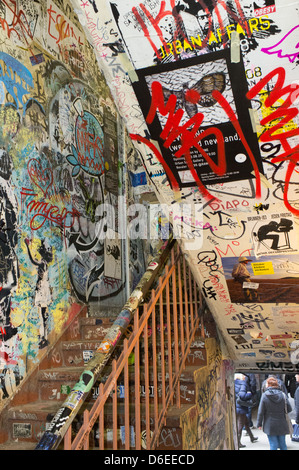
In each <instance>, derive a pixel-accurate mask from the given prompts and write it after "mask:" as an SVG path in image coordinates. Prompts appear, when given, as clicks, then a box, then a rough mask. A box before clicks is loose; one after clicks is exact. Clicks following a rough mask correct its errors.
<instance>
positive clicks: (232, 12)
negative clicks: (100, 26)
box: [132, 0, 253, 59]
mask: <svg viewBox="0 0 299 470" xmlns="http://www.w3.org/2000/svg"><path fill="white" fill-rule="evenodd" d="M196 3H198V5H199V7H200V8H201V9H202V11H203V12H205V14H206V15H207V18H208V31H207V33H206V36H205V38H203V39H202V40H200V41H198V46H199V48H200V49H201V48H204V47H206V46H207V44H208V42H209V40H210V36H211V34H213V35H214V33H215V32H216V28H214V27H213V21H214V20H213V18H212V15H211V11H214V13H215V16H216V17H217V21H218V25H219V27H218V28H217V35H218V37H219V35H220V36H221V35H223V36H224V38H225V36H226V35H227V37H228V39H229V38H230V30H229V29H226V28H225V21H224V20H223V18H222V15H223V13H225V14H226V15H229V16H230V17H231V18H232V21H234V22H235V23H236V24H238V25H239V28H241V30H242V31H246V33H247V34H248V36H249V37H250V36H251V34H252V29H253V27H252V26H251V25H249V24H248V22H247V21H246V17H245V15H244V12H243V10H242V7H241V5H240V1H239V0H235V2H234V3H235V5H234V8H230V7H229V6H228V5H227V4H226V2H225V1H224V0H212V2H210V5H209V7H208V6H207V5H206V3H205V1H204V0H197V1H196ZM165 5H166V2H165V0H163V1H161V7H160V11H159V13H158V14H157V15H156V17H153V15H152V14H151V13H150V12H149V10H148V9H147V8H146V7H145V6H144V4H142V3H140V4H139V8H140V10H141V11H142V13H143V15H144V16H145V17H146V18H147V20H148V21H149V23H150V25H151V26H152V27H153V28H154V30H155V32H156V34H157V36H158V38H159V40H160V41H161V45H162V46H163V47H164V48H165V50H166V53H167V54H168V53H169V52H170V53H174V51H175V52H176V50H175V49H176V48H175V45H174V47H173V46H172V45H171V43H168V42H167V41H165V39H164V36H163V31H162V29H161V27H160V26H159V24H160V23H161V21H162V20H163V19H164V18H166V17H167V16H171V17H172V18H173V20H174V22H175V25H176V30H175V31H174V34H173V43H174V42H175V40H176V39H178V38H180V41H179V43H185V44H186V43H187V44H188V48H189V49H191V50H192V46H191V45H190V44H189V42H188V38H187V36H186V33H185V31H184V28H183V27H182V25H183V20H182V17H181V15H180V13H179V11H178V10H177V8H176V5H175V0H170V9H169V10H166V8H165ZM221 10H222V11H221ZM132 13H133V14H134V16H135V18H136V19H137V21H138V22H139V24H140V26H141V28H142V31H143V33H144V36H145V37H146V38H147V40H148V41H149V43H150V45H151V47H152V48H153V51H154V53H155V54H156V56H157V57H158V58H159V59H161V58H162V57H161V55H160V52H159V50H158V48H157V47H156V45H155V43H154V41H153V39H152V38H151V35H150V31H149V28H148V26H147V25H146V23H145V20H144V19H143V17H142V15H141V12H139V11H138V9H137V7H133V8H132ZM223 45H224V46H225V45H226V41H225V39H224V41H223ZM163 47H162V49H163ZM174 55H178V54H176V53H174Z"/></svg>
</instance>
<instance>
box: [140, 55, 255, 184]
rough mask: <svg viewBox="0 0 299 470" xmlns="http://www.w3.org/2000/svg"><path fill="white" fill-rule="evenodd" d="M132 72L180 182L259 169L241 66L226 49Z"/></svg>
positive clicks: (232, 177)
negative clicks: (135, 74) (135, 75)
mask: <svg viewBox="0 0 299 470" xmlns="http://www.w3.org/2000/svg"><path fill="white" fill-rule="evenodd" d="M137 73H138V77H139V81H136V82H135V83H134V84H133V86H134V90H135V93H136V96H137V99H138V101H139V104H140V107H141V109H142V111H143V114H144V117H145V119H146V122H147V125H148V128H149V131H150V134H151V137H152V139H153V140H156V141H157V142H158V143H159V145H160V149H161V152H162V157H163V160H164V162H165V164H166V165H167V166H168V167H169V169H170V171H171V172H172V174H173V177H174V178H175V180H176V182H177V184H178V185H179V187H180V188H184V187H195V186H196V185H197V182H198V180H200V182H201V183H202V184H204V185H212V184H216V183H224V182H231V181H239V180H243V179H248V178H253V177H254V168H255V169H258V171H259V172H260V173H263V167H262V162H261V157H260V152H259V146H258V141H257V136H256V134H255V133H254V132H253V128H252V123H251V119H250V107H249V106H250V105H249V101H248V100H247V99H246V92H247V91H248V89H247V82H246V78H245V72H244V66H243V63H242V61H241V60H240V61H239V62H237V63H232V62H231V58H230V52H229V50H223V51H219V52H215V53H213V54H206V55H203V56H200V57H195V58H192V59H189V60H185V61H184V62H178V63H170V64H167V65H165V64H164V65H159V66H157V67H148V68H145V69H141V70H138V72H137ZM170 184H171V181H170Z"/></svg>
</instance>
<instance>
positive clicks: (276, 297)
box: [72, 0, 299, 371]
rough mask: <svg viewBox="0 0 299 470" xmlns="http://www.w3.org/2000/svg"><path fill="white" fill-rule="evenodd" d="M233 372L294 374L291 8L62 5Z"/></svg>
mask: <svg viewBox="0 0 299 470" xmlns="http://www.w3.org/2000/svg"><path fill="white" fill-rule="evenodd" d="M72 3H73V6H74V11H75V13H76V14H77V16H78V18H79V21H80V23H81V25H82V27H83V29H84V31H85V34H86V35H87V37H88V38H89V41H90V43H91V44H92V45H93V47H94V50H95V52H96V54H97V59H98V62H99V67H100V68H101V70H103V71H104V74H105V76H106V79H107V82H108V84H109V86H110V89H111V92H112V94H113V96H114V99H115V101H116V104H117V106H118V109H119V112H120V114H121V116H122V119H123V120H124V122H125V124H126V126H127V129H128V131H129V133H130V136H131V139H132V141H133V143H134V145H135V148H136V149H137V151H138V152H139V154H140V157H141V159H142V161H143V165H144V167H145V169H146V173H147V177H148V180H149V182H150V183H151V185H152V187H153V188H154V191H155V193H156V195H157V198H158V200H159V203H160V205H161V208H162V209H163V212H164V213H165V214H166V215H167V217H168V218H169V219H170V221H171V222H172V224H173V230H174V233H175V236H176V238H177V239H178V240H179V241H180V243H181V244H182V247H183V249H184V252H185V253H186V256H187V258H188V261H189V263H190V265H191V267H192V269H193V271H194V273H195V275H196V278H197V280H198V282H199V283H200V286H201V288H202V292H203V294H204V296H205V299H206V301H207V303H208V305H209V308H210V310H211V312H212V313H213V316H214V318H215V320H216V322H217V324H218V327H219V330H220V331H221V333H222V336H223V338H224V342H225V344H226V347H227V351H228V355H229V356H230V357H231V358H233V359H234V361H235V364H236V366H237V368H239V369H242V370H256V371H267V370H277V371H294V370H297V369H298V367H299V366H298V365H297V363H298V362H299V349H297V348H299V306H298V301H299V289H298V286H299V251H298V247H299V245H298V233H299V229H298V219H297V217H298V215H299V204H298V202H299V201H298V164H297V161H298V149H299V138H298V136H299V129H298V124H299V120H298V104H299V82H298V70H299V51H298V30H299V2H298V1H293V0H256V1H253V0H218V1H216V0H165V1H162V0H143V1H142V0H141V1H140V0H138V1H136V0H111V1H108V0H107V1H105V0H93V1H92V0H90V1H83V0H82V1H81V0H74V1H73V2H72Z"/></svg>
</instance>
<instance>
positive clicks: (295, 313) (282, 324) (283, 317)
mask: <svg viewBox="0 0 299 470" xmlns="http://www.w3.org/2000/svg"><path fill="white" fill-rule="evenodd" d="M272 316H273V321H274V325H275V326H276V328H278V329H280V330H283V331H293V332H296V331H298V324H299V307H295V306H288V305H287V306H285V307H272ZM290 347H291V346H290ZM298 347H299V342H298Z"/></svg>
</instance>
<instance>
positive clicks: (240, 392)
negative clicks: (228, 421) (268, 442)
mask: <svg viewBox="0 0 299 470" xmlns="http://www.w3.org/2000/svg"><path fill="white" fill-rule="evenodd" d="M235 397H236V413H237V431H238V446H239V449H242V448H243V447H246V446H245V445H244V444H242V443H241V437H242V430H243V428H244V429H245V430H246V431H247V433H248V435H249V437H250V440H251V442H255V441H257V440H258V438H257V437H254V435H253V434H252V431H251V429H250V426H249V420H248V416H247V415H248V409H249V402H250V400H251V398H252V392H251V391H250V389H249V386H248V382H247V380H246V376H245V375H243V374H236V375H235ZM239 400H242V404H240V401H239ZM243 402H244V404H243ZM246 402H248V405H247V406H246Z"/></svg>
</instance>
